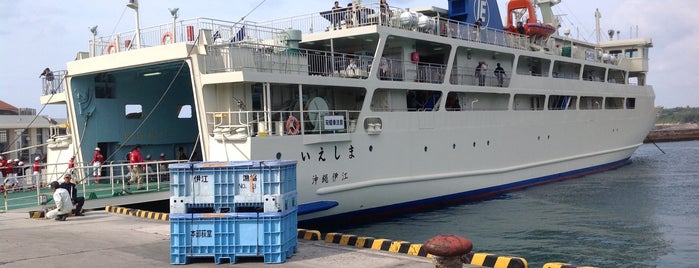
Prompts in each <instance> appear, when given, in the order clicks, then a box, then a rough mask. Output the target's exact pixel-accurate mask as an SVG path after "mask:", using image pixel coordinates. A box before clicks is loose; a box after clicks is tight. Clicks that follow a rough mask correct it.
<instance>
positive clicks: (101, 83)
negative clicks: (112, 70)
mask: <svg viewBox="0 0 699 268" xmlns="http://www.w3.org/2000/svg"><path fill="white" fill-rule="evenodd" d="M114 88H115V78H114V75H111V74H107V73H102V74H98V75H96V76H95V98H98V99H111V98H114Z"/></svg>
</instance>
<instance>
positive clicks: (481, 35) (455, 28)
mask: <svg viewBox="0 0 699 268" xmlns="http://www.w3.org/2000/svg"><path fill="white" fill-rule="evenodd" d="M406 12H408V9H404V8H397V7H391V8H390V11H389V12H385V13H381V9H380V7H379V4H368V5H362V6H360V7H357V8H355V9H350V8H344V9H340V10H336V11H332V10H326V11H322V12H314V13H311V14H306V15H300V16H294V17H288V18H282V19H276V20H271V21H266V22H261V23H255V22H250V21H246V22H231V21H224V20H217V19H210V18H197V19H190V20H181V21H178V22H176V23H175V25H174V26H173V24H172V23H166V24H161V25H157V26H152V27H146V28H142V29H140V47H141V48H145V47H154V46H159V45H165V44H170V43H175V42H177V43H180V42H186V43H188V44H194V43H195V41H196V40H197V37H198V36H197V35H198V34H199V31H200V30H202V29H204V30H210V31H211V33H212V36H213V39H214V40H213V41H214V42H216V41H218V42H219V43H228V42H235V41H240V40H242V39H248V40H256V41H259V42H261V43H266V44H270V42H274V41H273V40H275V39H279V38H284V37H283V35H284V32H285V30H286V29H295V30H300V31H301V32H302V33H303V34H312V33H315V32H325V31H334V30H342V29H347V28H353V27H361V26H369V25H382V26H385V27H391V28H399V29H407V30H412V31H418V32H423V33H427V34H432V35H437V36H444V37H451V38H457V39H462V40H467V41H472V42H479V43H488V44H493V45H499V46H505V47H512V48H517V49H528V45H529V38H528V37H527V36H524V35H519V34H515V33H510V32H505V31H503V30H499V29H492V28H485V27H480V28H479V27H476V25H475V24H470V23H464V22H460V21H455V20H450V19H446V18H439V17H427V16H424V15H421V14H417V13H409V14H410V16H407V17H409V19H406V15H403V14H406ZM133 40H136V31H135V30H134V31H127V32H123V33H118V34H115V35H110V36H102V37H98V38H95V39H94V40H91V41H90V42H89V47H90V51H91V52H92V55H94V56H99V55H105V54H111V53H117V52H122V51H128V50H134V49H137V47H138V44H135V41H133Z"/></svg>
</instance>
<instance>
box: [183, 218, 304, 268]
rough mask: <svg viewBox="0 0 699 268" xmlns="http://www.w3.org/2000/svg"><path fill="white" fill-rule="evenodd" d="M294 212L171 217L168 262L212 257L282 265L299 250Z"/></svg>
mask: <svg viewBox="0 0 699 268" xmlns="http://www.w3.org/2000/svg"><path fill="white" fill-rule="evenodd" d="M297 220H298V218H297V210H296V209H294V210H289V211H286V212H283V213H199V214H170V262H171V263H172V264H186V263H188V262H189V261H190V260H191V259H192V258H196V257H213V258H214V260H215V262H216V263H217V264H219V263H221V262H222V260H223V259H226V258H227V259H228V260H229V262H230V263H236V262H237V257H264V260H265V263H281V262H284V261H285V260H286V259H287V258H289V257H291V256H293V254H294V252H296V249H297V247H298V238H297Z"/></svg>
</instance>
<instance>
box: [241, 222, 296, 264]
mask: <svg viewBox="0 0 699 268" xmlns="http://www.w3.org/2000/svg"><path fill="white" fill-rule="evenodd" d="M235 214H236V224H235V225H236V230H235V231H236V233H238V236H237V237H236V238H235V239H236V247H235V249H236V251H235V255H236V256H238V257H248V256H264V258H265V263H281V262H284V261H285V260H286V259H287V258H290V257H291V256H293V255H294V252H296V249H297V247H298V237H297V221H298V218H297V210H296V209H293V210H289V211H286V212H282V213H276V212H265V213H235Z"/></svg>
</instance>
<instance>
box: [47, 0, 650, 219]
mask: <svg viewBox="0 0 699 268" xmlns="http://www.w3.org/2000/svg"><path fill="white" fill-rule="evenodd" d="M371 7H372V6H367V8H368V9H357V10H347V11H346V12H348V13H347V14H364V13H362V12H368V11H366V10H369V9H371ZM373 8H374V9H372V10H377V11H378V10H379V9H378V6H373ZM349 12H351V13H349ZM406 12H407V11H405V10H403V9H396V8H394V12H393V13H392V14H394V15H391V16H387V17H386V18H385V19H381V18H379V17H376V16H374V17H371V18H373V19H371V20H367V21H363V20H359V19H356V20H354V21H349V20H347V21H345V22H344V23H345V24H343V25H344V27H345V28H344V29H342V30H333V29H332V27H327V29H328V30H327V31H320V32H315V33H313V32H302V31H296V30H277V29H275V28H266V27H263V26H260V25H261V24H255V25H252V24H245V25H241V24H233V23H226V22H220V21H216V22H215V23H214V25H213V27H212V26H211V25H210V24H205V23H202V21H203V20H201V19H199V20H194V21H190V22H183V23H182V27H181V30H182V32H183V33H184V32H186V35H187V38H184V40H185V41H181V42H179V43H175V44H162V45H155V46H154V47H148V48H143V49H135V50H129V51H120V47H119V46H118V45H117V46H116V47H115V46H114V45H112V44H110V45H109V46H107V45H105V44H102V46H104V48H103V49H102V50H103V51H109V52H110V53H109V54H110V55H92V57H89V58H87V59H81V60H76V61H73V62H70V63H69V64H68V73H69V74H70V75H68V76H66V80H65V85H66V86H65V87H66V89H67V90H66V92H63V93H61V94H63V95H62V96H64V97H63V98H59V99H60V100H61V101H65V103H66V104H68V105H67V106H68V114H69V121H70V122H71V126H72V131H71V132H72V133H74V135H76V136H78V137H75V138H73V139H72V140H73V143H74V148H78V149H77V151H78V152H77V154H78V155H79V156H80V157H82V158H83V159H85V158H87V157H88V156H89V153H90V150H91V149H92V148H94V147H95V144H97V145H98V146H101V147H103V149H102V150H103V151H105V150H106V151H108V152H109V153H110V154H111V155H114V156H120V155H122V154H125V152H126V151H128V148H124V147H125V146H126V147H128V146H129V145H134V144H141V145H142V146H143V148H142V150H145V151H146V152H150V153H152V154H155V155H157V154H158V153H160V152H161V151H163V152H167V153H168V155H170V156H172V155H174V154H175V152H176V150H179V148H180V147H181V148H183V149H185V150H186V151H188V152H191V151H196V153H197V155H199V158H200V159H199V160H203V161H237V160H266V159H286V160H296V161H297V162H298V167H297V172H298V173H297V184H298V187H297V189H298V203H299V214H300V215H299V219H300V220H308V221H310V220H323V221H329V220H332V219H336V220H344V219H347V217H348V216H352V217H353V218H354V217H356V218H361V216H365V215H373V214H381V213H389V214H390V213H395V212H399V211H404V210H410V209H413V208H416V207H418V208H423V207H429V206H434V205H439V204H444V203H448V202H454V201H462V200H469V199H478V198H483V197H486V196H490V195H494V194H498V193H502V192H505V191H511V190H516V189H521V188H523V187H528V186H532V185H537V184H541V183H545V182H550V181H556V180H562V179H567V178H572V177H577V176H582V175H585V174H589V173H592V172H599V171H603V170H606V169H610V168H616V167H619V166H621V165H624V164H626V163H628V160H629V158H630V156H631V155H632V154H633V152H634V151H635V149H636V148H637V147H638V146H639V145H640V144H641V142H642V140H643V138H644V137H645V135H646V134H647V133H648V131H649V129H650V128H651V126H652V124H653V122H654V119H655V112H654V98H655V97H654V93H653V90H652V88H651V87H650V86H648V85H645V80H646V79H645V78H646V73H647V60H648V48H649V47H651V46H652V43H651V42H650V40H646V39H636V40H630V41H623V40H621V41H618V42H609V43H606V44H603V46H602V47H601V48H594V46H593V45H590V44H586V43H584V42H577V41H576V43H575V46H574V47H568V49H570V50H567V52H566V49H565V47H566V46H567V45H568V44H571V40H569V39H565V38H560V37H552V38H550V39H546V40H534V39H531V38H529V37H527V36H519V35H514V34H512V33H506V32H503V31H501V30H497V29H484V30H480V31H474V32H475V34H474V33H473V32H472V31H471V29H473V26H472V24H468V23H463V22H457V21H452V20H445V19H438V18H432V19H431V20H432V21H433V22H435V23H436V24H429V25H430V26H429V27H427V28H425V27H423V26H424V25H422V24H415V25H413V24H408V23H405V22H404V21H403V20H402V19H403V16H402V14H406ZM320 14H321V15H322V14H326V13H323V12H321V13H320ZM371 14H374V13H371ZM426 14H427V12H426ZM348 16H349V15H348ZM416 16H417V15H416ZM316 17H318V18H320V17H319V16H318V14H312V15H309V16H308V18H306V17H303V18H301V19H299V18H295V19H290V20H289V21H299V20H300V21H304V19H308V20H313V23H312V25H318V24H323V23H319V22H318V21H315V19H317V18H316ZM325 18H326V19H327V18H328V17H327V16H326V17H325ZM359 18H362V17H361V16H360V17H359ZM421 18H423V16H421ZM321 22H324V23H325V24H326V25H327V24H328V21H325V20H321ZM216 23H218V24H216ZM277 23H280V22H279V21H277ZM347 25H356V26H352V27H351V28H347ZM421 25H422V26H421ZM224 26H225V27H224ZM432 27H434V28H432ZM276 28H279V29H287V27H281V26H277V27H276ZM300 28H304V29H305V26H301V27H300ZM223 29H229V30H226V31H224V30H223ZM219 31H220V32H219ZM194 33H196V34H197V35H196V36H195V35H194ZM183 35H184V34H183ZM221 35H223V37H221ZM119 36H128V34H124V35H119ZM163 36H165V35H163ZM217 36H218V38H217ZM280 36H281V37H280ZM158 40H159V39H158ZM221 40H226V41H224V42H221ZM144 42H145V41H144ZM156 42H157V41H156ZM116 43H117V44H118V43H120V42H119V39H118V38H117V40H116ZM327 47H330V50H328V49H327ZM359 47H361V48H359ZM112 49H115V50H116V53H115V51H114V50H112ZM121 49H123V50H128V48H126V47H124V48H121ZM534 50H537V51H534ZM571 50H572V51H571ZM98 51H99V50H98ZM598 52H599V53H598ZM602 52H604V57H603V56H601V55H602ZM625 53H627V54H628V55H630V56H628V57H623V55H624V54H625ZM97 54H101V53H97ZM566 54H569V55H567V56H566ZM597 54H599V55H598V56H596V55H597ZM561 55H563V56H561ZM609 55H612V56H609ZM420 57H422V58H420ZM617 57H618V58H617ZM480 63H485V64H487V65H489V66H492V67H491V68H490V69H489V70H487V71H485V68H486V67H483V69H481V67H480ZM496 63H497V64H502V65H503V66H504V67H505V73H506V74H507V75H506V79H503V78H499V77H498V75H497V74H495V75H494V74H493V69H494V66H495V65H496ZM476 64H478V65H479V66H478V67H476ZM345 65H347V67H346V68H345ZM388 66H390V68H389V67H388ZM474 70H475V72H476V73H475V74H474ZM481 70H483V71H482V73H483V76H482V77H481V76H480V75H479V72H480V71H481ZM413 100H414V101H415V103H417V106H415V105H413V102H412V101H413ZM47 101H48V100H47ZM455 103H456V104H455ZM134 104H137V105H134ZM133 106H136V107H135V108H134V107H133ZM184 108H189V109H191V114H188V113H187V112H186V111H185V112H183V111H184V110H186V109H184ZM124 110H126V116H125V115H124ZM115 111H116V113H115ZM172 111H177V115H176V116H174V115H173V114H172ZM110 112H111V113H115V114H111V115H110V114H109V113H110ZM124 117H126V118H124ZM292 117H293V118H292ZM294 119H296V120H298V122H296V121H295V120H294ZM106 122H109V124H108V123H106ZM107 127H111V128H113V129H108V128H107ZM105 128H107V129H105ZM70 148H73V147H70ZM66 155H71V154H66ZM115 158H116V157H115ZM193 160H197V159H196V158H194V159H193Z"/></svg>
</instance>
